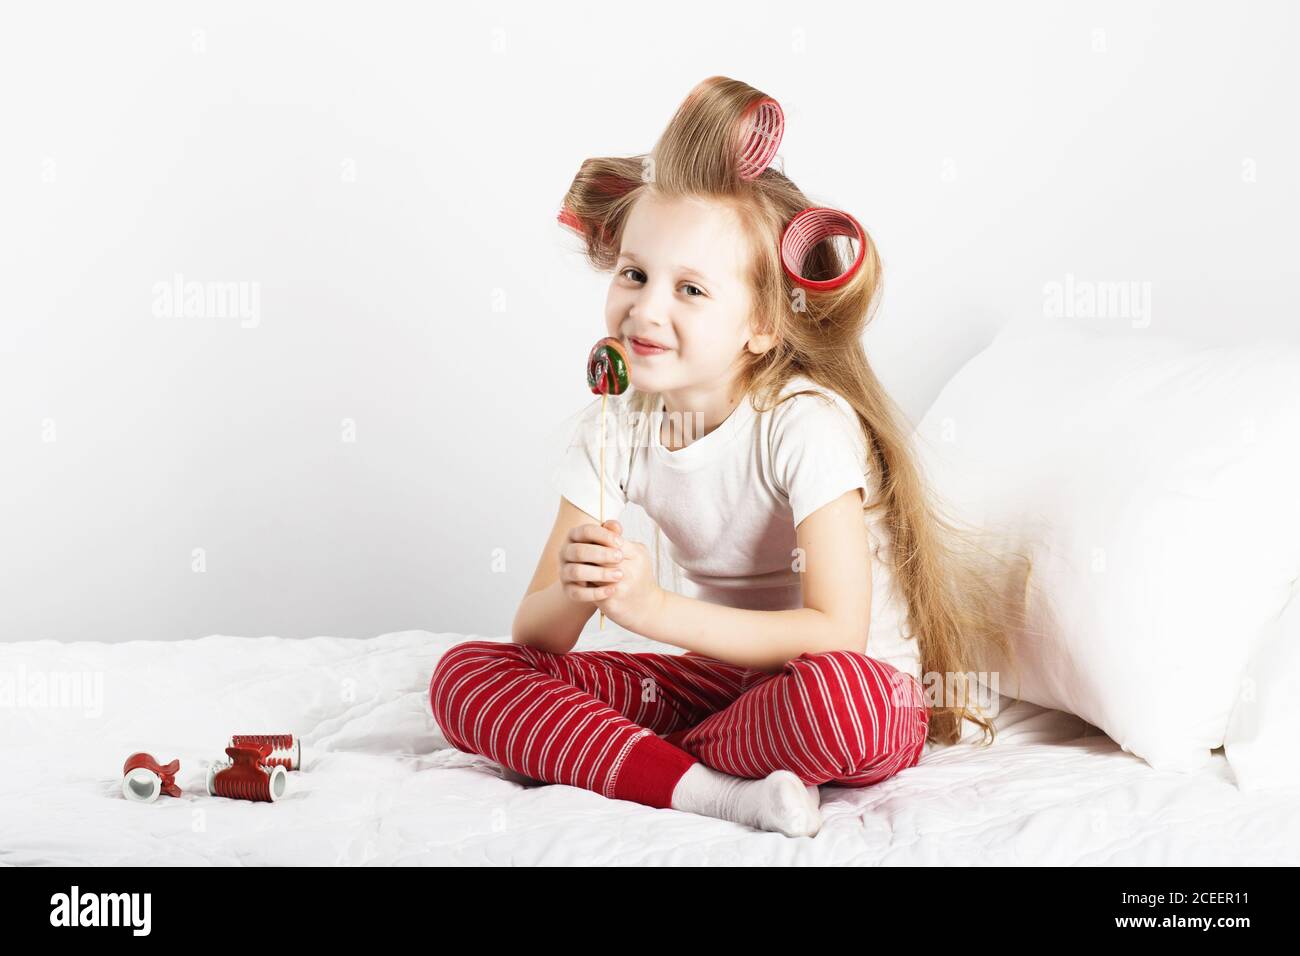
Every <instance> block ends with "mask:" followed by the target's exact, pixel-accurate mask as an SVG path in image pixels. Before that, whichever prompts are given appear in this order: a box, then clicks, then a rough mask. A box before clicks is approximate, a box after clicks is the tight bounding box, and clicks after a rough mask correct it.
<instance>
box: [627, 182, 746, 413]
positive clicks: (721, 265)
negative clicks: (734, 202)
mask: <svg viewBox="0 0 1300 956" xmlns="http://www.w3.org/2000/svg"><path fill="white" fill-rule="evenodd" d="M619 253H620V254H619V258H618V262H617V263H616V264H615V266H614V278H613V281H612V282H611V283H610V286H609V295H608V297H607V298H606V300H605V322H606V326H607V327H608V329H609V334H610V335H612V336H614V337H615V338H617V339H619V341H621V342H622V343H623V345H624V347H625V348H626V349H627V353H628V356H629V359H630V365H631V380H632V384H633V385H634V386H635V387H636V388H638V389H639V390H641V391H643V392H664V393H676V394H677V395H680V396H687V395H689V396H691V397H692V399H693V400H694V401H695V402H696V403H697V404H698V403H699V401H700V399H702V398H704V396H706V395H707V396H709V398H713V397H714V396H716V395H718V394H722V395H724V396H725V395H726V389H728V388H729V386H730V382H731V379H732V377H733V375H734V371H735V369H736V368H737V359H738V357H739V354H740V352H741V351H742V350H743V349H744V348H745V345H746V343H747V342H748V341H749V340H750V337H751V333H750V326H749V318H750V291H749V283H748V279H747V276H746V269H747V266H748V261H747V260H748V243H747V240H746V238H745V235H744V232H743V230H742V227H741V223H740V219H739V217H738V216H737V214H736V213H735V211H734V210H732V209H731V208H730V207H728V206H726V205H723V204H722V203H717V202H709V201H706V200H702V199H680V198H677V199H668V198H664V197H661V196H658V195H656V194H654V193H652V192H647V193H646V194H645V195H644V196H642V197H641V198H640V199H638V200H637V202H636V204H635V205H634V206H633V207H632V211H631V212H630V213H629V214H628V219H627V223H626V224H625V226H624V228H623V242H622V246H621V247H620V249H619ZM634 340H641V341H644V342H647V343H655V344H658V345H660V346H663V347H664V350H663V351H660V352H654V353H652V354H647V353H646V351H645V350H644V349H642V348H641V347H640V346H639V345H638V344H634ZM705 401H706V403H708V404H712V402H708V400H707V399H706V400H705Z"/></svg>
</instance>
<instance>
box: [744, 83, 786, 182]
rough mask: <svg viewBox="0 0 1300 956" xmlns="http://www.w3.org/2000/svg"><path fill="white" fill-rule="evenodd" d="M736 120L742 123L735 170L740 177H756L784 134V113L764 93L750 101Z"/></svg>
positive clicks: (770, 160)
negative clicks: (761, 96) (758, 98)
mask: <svg viewBox="0 0 1300 956" xmlns="http://www.w3.org/2000/svg"><path fill="white" fill-rule="evenodd" d="M740 121H741V123H742V124H745V125H744V128H743V129H742V131H741V139H740V153H739V155H738V156H737V157H736V171H737V172H738V173H740V178H741V179H757V178H758V177H759V176H760V175H762V173H763V170H765V169H767V167H768V166H770V165H771V164H772V160H773V159H775V158H776V150H777V147H778V146H780V145H781V137H782V136H783V135H784V134H785V113H784V112H782V110H781V104H780V103H778V102H777V101H776V100H774V99H772V97H770V96H766V97H764V98H763V99H760V100H755V101H754V102H753V103H751V104H750V105H749V107H748V108H747V109H746V110H745V112H744V115H742V116H741V118H740Z"/></svg>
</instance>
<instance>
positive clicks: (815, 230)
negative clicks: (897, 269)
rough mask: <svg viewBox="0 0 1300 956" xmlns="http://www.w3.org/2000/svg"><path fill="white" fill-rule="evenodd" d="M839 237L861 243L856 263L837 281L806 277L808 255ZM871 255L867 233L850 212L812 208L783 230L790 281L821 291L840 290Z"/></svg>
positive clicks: (783, 261)
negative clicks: (804, 271)
mask: <svg viewBox="0 0 1300 956" xmlns="http://www.w3.org/2000/svg"><path fill="white" fill-rule="evenodd" d="M835 236H848V237H849V238H851V239H857V240H858V254H857V257H856V258H855V259H854V260H853V264H852V265H850V266H849V267H848V268H847V269H845V270H844V271H843V272H842V273H840V274H839V275H837V276H836V277H835V278H833V279H809V278H806V277H805V276H804V275H803V267H804V264H805V263H806V262H807V260H808V254H809V253H810V252H812V250H813V249H814V248H816V246H817V243H819V242H822V241H824V240H826V239H832V238H834V237H835ZM866 254H867V234H866V232H864V231H863V229H862V226H861V225H859V223H858V221H857V220H856V219H854V218H853V217H852V216H850V215H849V214H848V213H846V212H842V211H840V210H838V209H827V208H824V207H820V206H811V207H809V208H807V209H803V210H800V211H799V212H798V213H796V214H795V216H794V218H792V219H791V220H790V221H789V222H788V223H786V226H785V229H783V230H782V231H781V267H782V268H783V269H784V270H785V274H786V275H788V276H789V277H790V279H791V280H792V281H794V282H796V283H798V284H799V285H801V286H804V287H805V288H808V289H815V290H816V291H818V292H823V291H826V290H827V289H838V288H839V287H840V286H842V285H844V283H846V282H848V281H849V279H851V278H853V275H854V274H855V273H856V272H857V271H858V269H859V268H861V267H862V260H863V259H864V258H866Z"/></svg>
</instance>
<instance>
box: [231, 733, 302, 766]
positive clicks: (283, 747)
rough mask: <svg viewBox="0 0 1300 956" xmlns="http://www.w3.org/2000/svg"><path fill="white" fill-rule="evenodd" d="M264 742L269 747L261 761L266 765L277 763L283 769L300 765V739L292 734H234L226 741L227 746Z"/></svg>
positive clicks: (243, 745)
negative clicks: (269, 749) (268, 751)
mask: <svg viewBox="0 0 1300 956" xmlns="http://www.w3.org/2000/svg"><path fill="white" fill-rule="evenodd" d="M258 744H266V745H267V746H268V747H270V748H271V751H270V753H268V754H267V755H266V759H265V760H264V761H262V762H263V763H265V764H266V765H267V766H268V767H274V766H275V765H276V764H279V765H280V766H281V767H283V768H284V769H285V770H297V769H298V768H299V767H301V766H302V740H300V739H299V738H297V737H295V736H294V735H293V734H235V735H233V736H232V737H231V738H230V740H228V741H227V742H226V746H227V747H248V746H256V745H258Z"/></svg>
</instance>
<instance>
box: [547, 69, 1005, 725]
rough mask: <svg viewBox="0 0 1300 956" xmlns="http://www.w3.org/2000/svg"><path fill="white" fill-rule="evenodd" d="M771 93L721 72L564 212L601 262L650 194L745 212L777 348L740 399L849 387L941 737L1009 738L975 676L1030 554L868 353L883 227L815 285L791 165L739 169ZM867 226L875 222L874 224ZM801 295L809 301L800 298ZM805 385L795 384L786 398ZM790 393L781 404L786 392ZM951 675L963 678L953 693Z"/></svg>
mask: <svg viewBox="0 0 1300 956" xmlns="http://www.w3.org/2000/svg"><path fill="white" fill-rule="evenodd" d="M765 98H767V97H766V94H764V93H762V92H760V91H759V90H756V89H754V88H753V87H751V86H749V85H747V84H745V83H742V82H740V81H739V80H733V79H728V78H726V77H720V76H715V77H710V78H709V79H707V80H705V81H703V82H702V83H700V84H699V85H697V86H696V87H695V89H694V90H692V91H691V94H690V95H689V96H688V97H687V98H686V100H685V101H684V102H683V103H682V105H681V106H680V107H679V108H678V110H677V112H676V114H675V115H674V116H673V118H672V120H671V121H670V122H669V124H668V127H667V129H665V130H664V132H663V134H662V135H661V136H660V137H659V141H658V143H657V144H656V145H655V147H654V149H653V151H652V152H651V153H649V154H646V155H639V156H627V157H599V158H593V159H587V160H585V161H584V162H583V163H582V165H581V168H580V169H579V170H578V174H577V175H576V176H575V177H574V180H573V183H572V185H571V186H570V187H569V190H568V192H567V193H566V195H565V197H564V211H563V212H562V214H561V221H563V222H566V224H568V225H570V226H571V227H572V228H574V229H575V230H576V231H577V232H579V234H581V235H582V237H583V240H584V251H585V253H586V255H587V258H588V259H589V261H590V262H591V264H592V265H593V266H594V267H595V268H596V269H598V270H601V271H611V270H612V269H613V268H614V266H615V264H616V263H617V261H618V256H619V251H620V245H621V237H622V233H623V229H624V226H625V224H626V222H627V217H628V214H629V213H630V211H631V209H632V207H633V206H634V204H635V203H636V202H637V200H638V199H639V198H641V197H642V196H644V195H646V194H648V193H654V194H656V195H658V196H662V197H671V198H693V199H705V200H711V201H714V202H718V203H722V204H724V205H726V206H728V207H730V208H731V209H733V210H734V211H735V212H736V213H738V214H739V217H740V222H741V224H742V225H743V227H744V232H745V234H746V235H747V236H749V237H751V240H750V241H751V246H752V250H751V253H752V255H751V263H752V264H751V284H750V288H751V294H752V296H753V302H752V307H753V311H752V315H751V323H752V326H753V329H754V331H755V332H756V333H760V334H761V333H771V334H773V335H774V336H775V341H776V344H775V345H774V347H773V348H771V349H770V350H769V351H767V352H766V353H764V354H762V355H754V354H752V353H750V352H748V351H746V352H743V353H742V354H741V357H740V360H739V361H740V363H741V367H740V369H739V373H738V379H739V384H740V385H741V387H742V389H743V390H742V392H741V394H744V395H749V396H751V400H752V401H753V402H754V405H755V407H756V408H757V409H758V410H759V411H764V410H768V409H769V408H771V407H774V406H772V405H766V407H764V406H763V405H760V403H770V402H772V401H774V400H776V399H778V398H779V397H780V395H781V392H782V390H783V388H784V386H785V385H786V384H787V383H788V382H789V381H790V380H791V379H792V378H793V377H794V376H796V375H800V374H802V375H806V376H807V377H808V378H810V379H812V380H813V381H815V382H816V383H817V384H819V385H821V386H823V387H825V388H829V389H832V390H834V391H835V392H838V393H839V394H840V395H842V396H843V397H844V398H845V399H846V400H847V401H848V402H849V404H850V405H852V406H853V408H854V410H855V411H856V412H857V416H858V419H859V423H860V425H861V426H862V428H863V430H864V434H865V435H866V436H867V438H868V441H867V448H868V452H867V455H868V458H867V461H866V462H865V463H864V464H865V467H866V470H867V473H868V474H871V475H874V476H876V478H877V481H876V482H875V483H874V484H875V487H874V489H873V493H872V495H871V496H870V500H868V501H866V502H864V505H863V509H864V514H865V515H866V516H867V517H868V518H870V519H873V520H874V519H877V518H880V519H881V521H882V524H883V526H884V527H885V528H887V529H888V531H889V533H890V534H891V536H892V549H891V550H892V567H893V571H894V578H895V586H896V587H897V588H898V589H899V591H900V593H901V594H902V595H903V597H904V598H905V599H906V602H907V625H908V628H909V630H910V632H911V635H912V636H914V637H915V638H916V639H917V640H918V641H919V645H920V647H919V650H920V657H921V669H922V674H923V676H924V675H938V676H940V677H941V679H942V683H943V685H944V686H945V687H946V690H945V692H944V695H943V699H942V700H940V701H938V702H934V703H932V704H931V705H930V707H929V710H930V725H929V731H928V735H927V736H928V739H929V740H931V741H934V742H936V743H940V744H951V743H955V742H957V741H958V740H959V739H960V738H961V736H962V727H961V721H962V719H963V718H967V719H970V720H972V721H974V722H975V723H976V724H978V725H979V726H981V727H982V728H983V729H984V735H983V739H984V740H985V741H987V742H988V743H990V744H991V743H992V742H993V739H994V737H995V735H996V732H995V729H994V726H993V721H992V719H991V717H989V716H986V714H985V713H984V712H983V711H982V710H981V709H980V708H978V707H973V706H971V701H972V695H971V693H970V687H969V680H970V678H969V675H968V671H970V670H972V669H978V668H980V667H984V666H988V665H989V663H990V662H993V661H1011V660H1012V654H1011V646H1010V642H1009V639H1008V634H1009V633H1011V632H1012V631H1013V629H1017V628H1020V627H1022V626H1023V624H1024V621H1025V605H1026V591H1027V588H1028V581H1029V574H1030V567H1029V560H1028V558H1026V557H1024V556H1023V555H1016V556H1015V557H1014V559H1012V558H1011V557H1010V556H1002V555H999V554H997V553H995V551H994V550H992V549H990V548H987V547H984V546H983V545H981V544H980V543H979V541H978V539H979V537H980V536H981V535H980V532H978V531H976V530H975V529H972V528H969V527H965V526H962V525H961V523H959V522H958V521H957V520H955V519H953V518H951V517H949V516H945V514H944V513H943V511H942V510H941V509H940V507H939V505H938V502H937V501H936V500H935V499H934V496H933V494H932V493H930V492H929V491H928V489H927V487H926V484H925V482H924V480H923V478H922V475H921V473H920V471H919V468H918V466H917V464H916V462H915V459H914V452H913V449H912V432H913V429H912V427H911V426H910V425H909V424H907V421H906V418H905V416H904V415H903V413H902V411H901V410H900V409H899V408H898V406H897V405H896V404H895V403H894V402H893V400H892V399H891V398H890V397H889V395H888V394H887V393H886V391H885V389H884V388H883V387H882V385H881V383H880V380H879V379H878V378H877V377H876V374H875V372H874V371H873V370H872V368H871V365H870V363H869V362H868V361H867V355H866V350H865V348H864V347H863V344H862V333H863V331H864V330H865V328H866V326H867V324H868V322H869V321H870V320H871V318H872V316H873V313H874V306H875V305H877V304H878V293H879V290H880V288H881V278H882V277H881V265H880V258H879V255H878V254H877V251H876V247H875V243H874V242H873V241H872V240H871V238H870V236H867V237H866V242H865V243H864V245H865V249H863V250H862V252H863V261H862V263H861V265H860V267H859V268H858V269H857V270H856V271H855V272H854V274H853V276H852V277H851V278H850V279H849V280H848V281H846V282H845V283H843V284H842V285H840V286H838V287H837V288H834V289H828V290H821V291H813V290H811V289H806V288H804V287H802V286H800V285H798V284H796V283H795V282H794V281H793V280H792V279H791V278H790V277H789V276H788V275H786V273H785V271H784V269H783V268H782V264H781V258H780V253H779V242H780V237H781V234H782V230H783V229H784V227H785V226H786V224H787V223H788V222H789V221H790V220H791V219H792V218H793V217H794V216H795V214H796V213H798V212H800V211H801V210H803V209H806V208H808V207H810V206H812V205H813V203H811V202H809V201H808V198H807V197H806V196H805V195H804V193H803V192H802V191H801V190H800V189H799V187H797V186H796V185H795V184H794V183H793V182H791V181H790V179H789V178H787V177H786V176H785V174H784V173H783V172H782V171H780V170H777V169H775V168H773V167H770V166H769V167H768V168H767V169H765V170H764V171H763V172H762V173H761V174H760V175H758V176H757V177H755V178H752V179H744V178H742V177H741V176H740V174H739V172H738V170H737V164H736V162H735V157H736V156H737V152H738V150H739V149H740V148H741V146H742V143H741V139H740V137H741V135H742V130H743V127H744V116H745V114H746V110H747V109H748V108H750V107H752V106H754V104H756V103H757V102H759V101H760V100H763V99H765ZM864 235H865V231H864ZM851 261H852V260H851V259H850V258H848V252H847V250H846V249H845V248H843V244H842V243H841V244H840V246H837V245H836V244H835V243H834V242H833V241H829V240H828V241H823V242H821V243H819V244H818V245H816V246H815V247H814V248H813V249H812V250H811V251H810V253H809V255H808V257H807V259H806V261H805V265H804V269H803V271H802V272H801V275H802V276H803V277H804V278H807V279H811V280H826V279H831V278H834V277H836V276H839V275H841V274H842V273H843V272H844V271H845V270H846V269H847V268H848V265H849V263H850V262H851ZM796 302H797V303H798V307H797V308H796V307H795V306H794V303H796ZM796 394H804V392H793V393H791V394H790V395H788V396H786V399H788V398H791V397H793V396H794V395H796ZM628 399H629V408H630V409H632V410H634V411H641V412H650V411H654V410H655V409H657V407H658V402H659V395H657V394H644V393H642V394H639V395H638V394H636V390H635V389H634V390H633V392H632V393H630V394H629V396H628ZM786 399H781V400H782V401H784V400H786ZM950 682H955V683H956V684H957V685H958V687H957V688H956V691H957V692H956V693H955V694H954V693H953V691H954V688H952V687H951V686H950Z"/></svg>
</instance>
